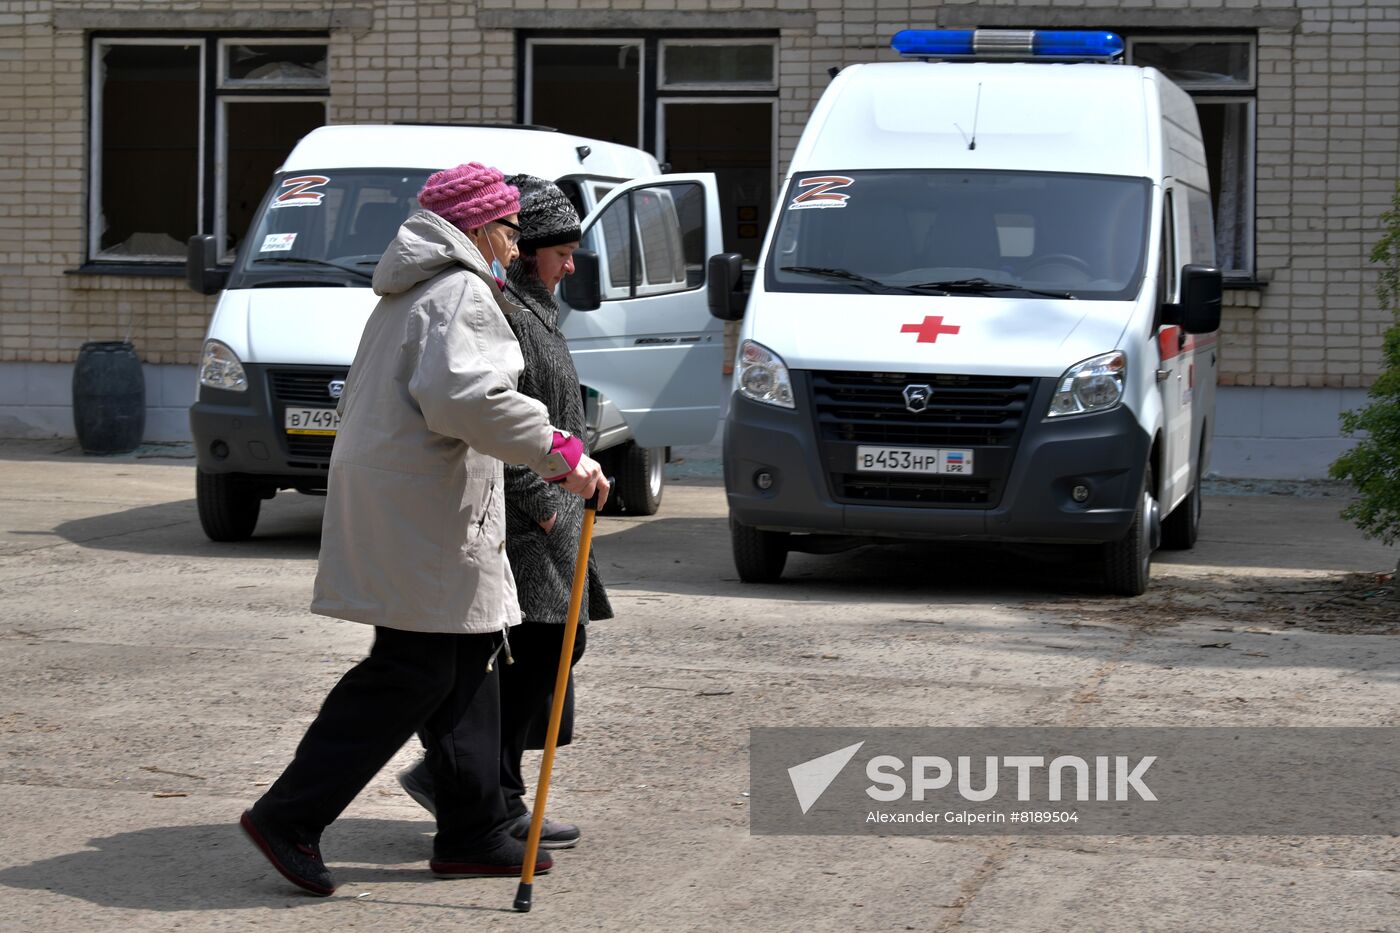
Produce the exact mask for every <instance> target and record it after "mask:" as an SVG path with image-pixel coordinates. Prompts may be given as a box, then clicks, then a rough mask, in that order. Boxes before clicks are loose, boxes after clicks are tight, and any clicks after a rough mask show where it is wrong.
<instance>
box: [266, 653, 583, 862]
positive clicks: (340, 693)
mask: <svg viewBox="0 0 1400 933" xmlns="http://www.w3.org/2000/svg"><path fill="white" fill-rule="evenodd" d="M500 641H501V636H500V634H499V633H496V634H487V635H455V634H438V633H424V632H404V631H399V630H397V629H389V628H381V627H376V628H375V635H374V647H373V648H371V649H370V653H369V656H368V657H366V658H365V659H364V660H363V661H361V662H360V663H359V664H357V665H355V666H354V667H353V668H351V669H350V670H349V671H348V672H346V674H345V676H344V677H342V678H341V679H340V682H339V683H337V684H336V685H335V686H334V687H333V688H331V692H330V693H329V694H328V695H327V696H326V699H325V702H324V703H323V704H322V706H321V711H320V712H319V713H318V714H317V716H316V718H315V720H314V721H312V723H311V725H310V727H309V728H308V729H307V730H306V735H305V737H304V738H302V740H301V744H300V745H298V746H297V750H296V754H295V756H294V757H293V758H292V763H291V764H289V765H288V766H287V769H286V770H285V771H284V772H283V773H282V776H281V777H279V778H278V779H277V781H276V782H275V783H274V784H273V785H272V786H271V787H270V788H268V790H267V793H266V794H264V795H263V797H262V799H261V800H259V801H258V802H257V803H256V804H254V806H253V809H254V811H255V812H256V814H257V816H258V817H259V818H261V819H264V820H267V821H269V822H271V823H273V824H274V825H276V826H280V827H283V828H284V829H286V830H287V831H289V832H291V833H292V834H293V835H295V836H297V837H298V838H299V839H301V840H302V841H303V842H316V843H319V841H320V837H321V832H322V830H324V829H325V828H326V827H327V826H329V825H330V824H331V823H332V822H334V821H335V819H336V817H338V816H340V814H341V812H342V811H343V810H344V809H345V808H346V807H347V806H349V805H350V801H352V800H354V799H355V796H356V795H357V794H359V792H360V791H362V790H364V788H365V785H366V784H368V783H369V782H370V780H371V779H372V778H373V777H374V775H375V774H377V773H378V772H379V770H380V769H381V768H383V767H384V765H385V764H387V763H388V762H389V759H391V758H392V757H393V756H394V753H395V752H397V751H398V750H399V748H401V747H402V746H403V743H404V742H405V741H407V740H408V739H409V737H410V736H412V735H413V733H414V732H415V731H418V732H419V734H420V735H421V736H422V737H423V739H424V744H425V745H426V746H427V760H428V767H429V769H430V770H431V772H432V775H433V783H434V785H435V793H436V799H437V813H438V832H437V836H436V838H435V839H434V840H433V851H434V854H435V855H436V856H437V857H439V858H442V857H457V856H463V855H471V854H476V853H481V852H484V851H486V850H489V849H491V848H493V847H494V846H495V845H496V844H497V843H498V842H499V841H500V840H501V839H503V838H504V836H505V833H506V826H505V824H506V818H507V817H506V809H505V799H504V797H503V796H502V794H501V783H500V774H501V767H500V749H501V702H500V681H499V678H498V677H497V675H496V673H494V672H490V673H488V672H487V670H486V664H487V659H488V658H489V657H490V656H491V653H492V652H493V651H494V650H495V648H496V646H497V645H499V644H500ZM556 657H557V649H556ZM497 660H498V661H499V659H497Z"/></svg>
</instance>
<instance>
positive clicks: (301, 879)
mask: <svg viewBox="0 0 1400 933" xmlns="http://www.w3.org/2000/svg"><path fill="white" fill-rule="evenodd" d="M238 825H239V826H242V827H243V831H244V832H245V833H247V834H248V838H249V839H251V840H253V845H255V846H257V847H258V851H259V852H261V853H262V854H263V855H264V856H266V857H267V860H268V861H269V862H271V863H272V867H273V868H275V869H277V870H278V871H279V872H281V873H282V877H283V878H286V879H287V880H288V881H290V882H291V883H292V884H294V885H296V886H297V887H299V888H303V889H305V890H307V891H310V892H311V893H312V894H316V895H319V896H321V897H329V896H330V895H332V894H334V893H335V879H334V878H332V877H331V873H330V871H329V870H327V868H326V863H325V862H323V861H322V860H321V850H320V848H318V847H317V846H314V845H307V844H306V843H303V842H297V841H296V840H295V839H293V838H292V837H291V836H289V835H287V834H286V833H283V832H279V831H278V830H277V829H276V828H275V827H273V826H271V825H269V824H267V823H265V822H263V821H261V820H259V819H258V818H257V817H255V816H253V811H252V810H244V811H243V817H242V818H241V819H240V820H239V821H238Z"/></svg>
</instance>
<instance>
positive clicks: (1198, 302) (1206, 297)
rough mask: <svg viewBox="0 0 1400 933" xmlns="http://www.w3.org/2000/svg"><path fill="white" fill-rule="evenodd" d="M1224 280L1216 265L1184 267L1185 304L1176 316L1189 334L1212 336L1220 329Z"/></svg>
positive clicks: (1182, 293) (1180, 307)
mask: <svg viewBox="0 0 1400 933" xmlns="http://www.w3.org/2000/svg"><path fill="white" fill-rule="evenodd" d="M1223 292H1224V280H1223V277H1222V276H1221V274H1220V270H1219V269H1217V268H1215V267H1214V266H1201V265H1195V264H1191V265H1185V266H1182V267H1181V303H1180V304H1179V305H1177V306H1176V312H1177V313H1176V317H1177V319H1178V320H1177V321H1176V322H1175V323H1178V324H1180V325H1181V329H1182V330H1184V331H1185V332H1186V333H1188V334H1209V333H1212V332H1214V331H1217V330H1219V329H1220V300H1221V296H1222V294H1223Z"/></svg>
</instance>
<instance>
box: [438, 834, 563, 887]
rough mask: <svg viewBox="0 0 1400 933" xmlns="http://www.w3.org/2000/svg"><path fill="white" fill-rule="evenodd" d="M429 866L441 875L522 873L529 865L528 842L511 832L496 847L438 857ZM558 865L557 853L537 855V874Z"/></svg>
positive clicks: (478, 875)
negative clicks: (527, 855) (512, 836)
mask: <svg viewBox="0 0 1400 933" xmlns="http://www.w3.org/2000/svg"><path fill="white" fill-rule="evenodd" d="M428 867H429V868H431V869H432V870H433V874H434V875H437V876H438V877H439V878H499V877H501V876H504V875H518V874H520V872H521V870H522V869H523V868H524V867H525V846H524V844H523V843H521V842H520V841H519V840H517V839H513V838H511V837H509V836H507V837H506V838H505V839H503V840H502V841H501V842H500V843H499V844H498V845H497V846H496V847H495V848H493V849H490V850H488V851H486V852H474V853H470V854H467V855H462V856H452V857H448V858H434V859H432V860H431V861H429V862H428ZM553 867H554V857H553V856H551V855H550V854H549V853H548V852H544V851H541V852H538V853H536V855H535V874H537V875H543V874H544V873H545V872H547V871H549V870H550V869H551V868H553Z"/></svg>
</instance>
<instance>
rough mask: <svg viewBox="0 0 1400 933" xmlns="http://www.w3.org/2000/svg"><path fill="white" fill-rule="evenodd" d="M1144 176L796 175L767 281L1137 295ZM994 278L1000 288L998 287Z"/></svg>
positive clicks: (994, 294)
mask: <svg viewBox="0 0 1400 933" xmlns="http://www.w3.org/2000/svg"><path fill="white" fill-rule="evenodd" d="M1150 195H1151V187H1150V185H1149V182H1148V181H1147V179H1145V178H1124V177H1118V176H1108V175H1071V174H1057V173H1048V172H993V171H927V170H917V171H915V170H893V169H882V170H872V171H858V172H820V173H808V174H805V175H799V176H796V177H795V178H794V179H793V184H792V187H791V188H790V189H789V190H788V194H787V203H786V204H784V205H783V213H782V218H781V220H780V222H779V225H778V231H777V233H776V234H775V236H774V239H773V242H772V245H771V247H770V250H769V254H768V263H767V268H766V270H765V287H766V288H767V289H768V290H769V291H787V292H798V291H801V292H872V291H877V290H878V289H879V288H887V289H889V290H890V291H891V292H907V291H909V290H911V289H912V290H916V291H917V290H918V289H919V288H924V289H927V290H928V291H929V292H931V293H934V292H936V291H939V290H940V289H939V286H942V289H941V290H943V291H947V292H948V293H949V294H952V295H959V296H962V295H976V296H979V297H991V298H1025V297H1028V296H1030V297H1036V296H1039V297H1053V296H1065V297H1073V298H1077V299H1091V300H1095V299H1096V300H1100V301H1114V300H1127V299H1131V298H1134V297H1136V295H1137V293H1138V289H1139V287H1140V286H1141V283H1142V277H1143V265H1144V263H1143V257H1144V255H1145V254H1146V248H1147V233H1148V215H1149V208H1148V205H1149V203H1150V202H1149V198H1150ZM988 286H991V287H988Z"/></svg>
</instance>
